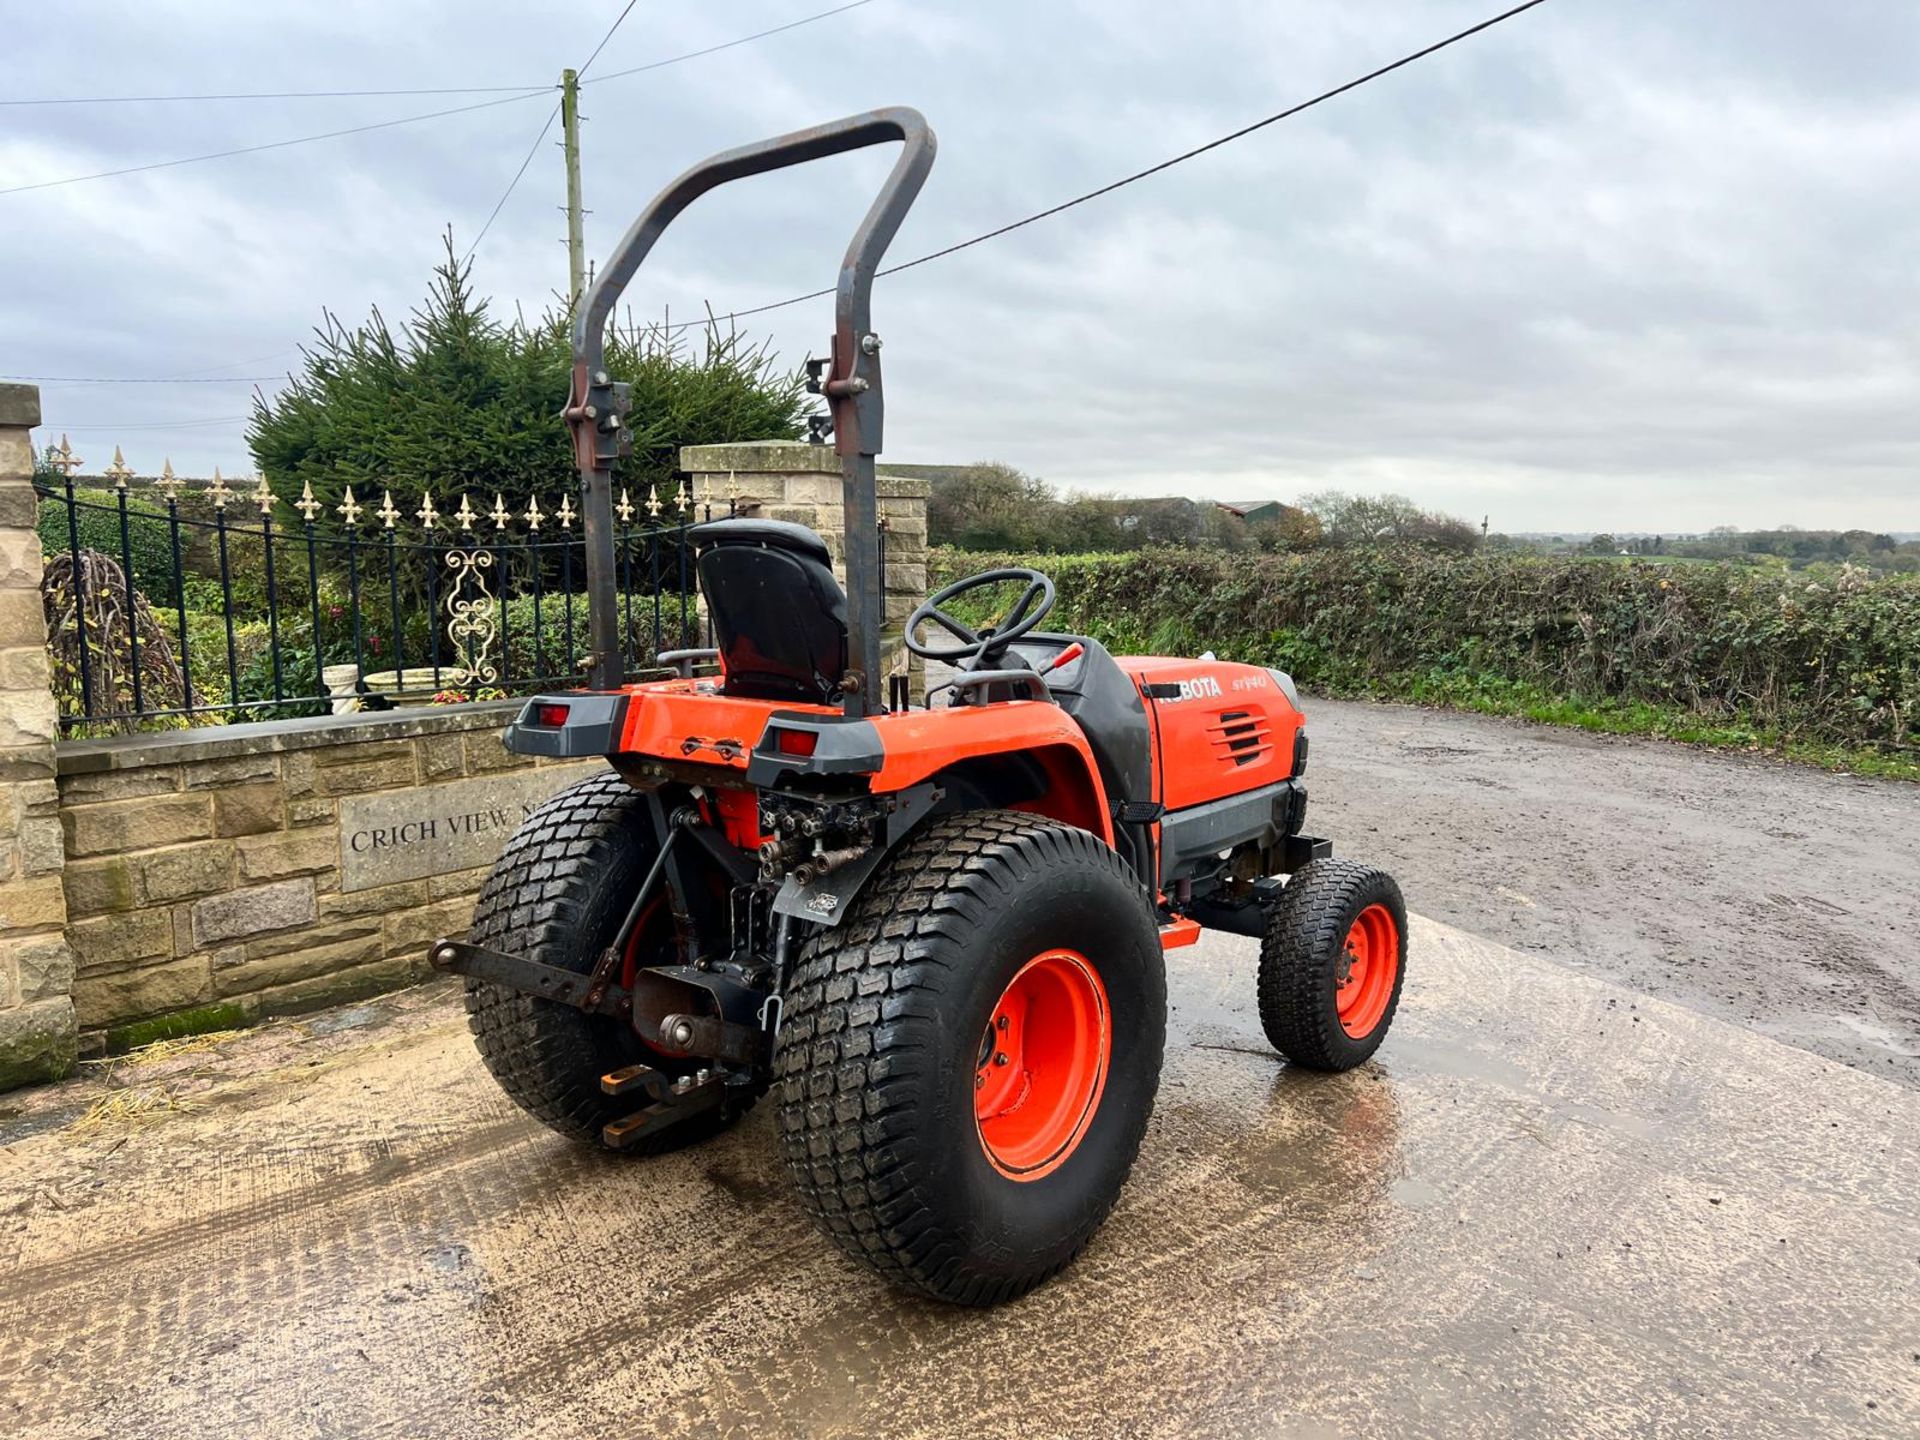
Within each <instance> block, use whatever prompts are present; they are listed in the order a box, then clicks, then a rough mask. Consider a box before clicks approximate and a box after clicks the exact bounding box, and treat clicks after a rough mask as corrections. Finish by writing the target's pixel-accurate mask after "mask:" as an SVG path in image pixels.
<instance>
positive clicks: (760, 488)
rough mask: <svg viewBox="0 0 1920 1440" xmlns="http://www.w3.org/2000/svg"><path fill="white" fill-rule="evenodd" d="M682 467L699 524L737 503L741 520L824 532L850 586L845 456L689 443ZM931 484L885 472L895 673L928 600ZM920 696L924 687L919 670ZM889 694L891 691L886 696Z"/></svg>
mask: <svg viewBox="0 0 1920 1440" xmlns="http://www.w3.org/2000/svg"><path fill="white" fill-rule="evenodd" d="M680 468H681V469H682V470H684V471H686V472H687V474H688V475H689V476H690V477H691V479H692V484H693V502H694V506H695V515H696V518H699V517H702V516H704V515H705V513H706V507H707V506H709V505H711V506H712V507H713V513H714V515H715V516H716V517H717V516H720V515H724V514H725V513H726V510H727V505H728V503H729V502H731V503H732V504H733V506H734V508H735V510H736V512H737V513H739V514H741V515H757V516H760V517H761V518H763V519H767V520H791V521H793V522H794V523H796V524H799V525H805V526H808V527H809V528H810V529H814V530H818V531H819V532H820V534H821V536H822V537H823V538H824V539H825V540H826V542H827V549H828V550H829V551H830V552H831V553H832V555H833V573H834V574H835V575H836V576H838V577H839V579H840V583H841V584H842V585H844V584H846V581H847V567H846V556H845V555H844V554H843V553H842V552H843V550H844V546H845V535H844V532H845V530H846V519H845V515H844V511H843V510H842V508H841V504H840V457H839V456H838V455H836V454H835V453H834V451H833V447H832V446H831V445H808V444H805V443H804V442H801V441H790V440H766V441H758V442H755V443H753V444H750V445H689V446H687V447H686V448H685V449H683V450H682V451H681V452H680ZM931 488H932V487H931V486H929V485H928V483H927V482H926V481H925V480H913V479H908V478H907V477H905V476H901V475H890V474H888V473H887V469H886V467H885V466H884V465H883V466H881V467H880V476H879V482H878V489H879V496H880V518H881V519H882V520H883V521H884V522H886V527H887V528H886V535H885V540H884V542H883V543H884V545H885V550H886V573H885V581H884V584H885V587H886V596H885V605H886V618H885V628H884V630H883V631H882V632H881V646H880V651H881V663H882V665H883V666H884V667H885V668H886V669H888V670H889V671H891V670H893V669H894V668H895V667H896V666H897V665H898V664H899V663H900V662H901V661H903V660H904V659H905V658H906V656H905V653H904V651H903V650H902V649H901V646H900V630H901V627H902V626H903V625H904V624H905V622H906V618H907V616H908V615H909V614H910V613H911V612H912V610H913V607H914V606H916V605H918V604H919V603H920V602H921V601H922V600H923V599H925V598H926V594H927V494H928V491H929V490H930V489H931ZM913 676H914V693H915V694H916V695H917V694H919V693H920V691H921V686H922V684H923V681H922V679H921V677H920V674H919V665H918V662H917V661H916V662H915V667H914V672H913ZM881 693H882V694H883V695H884V694H885V692H884V691H882V692H881Z"/></svg>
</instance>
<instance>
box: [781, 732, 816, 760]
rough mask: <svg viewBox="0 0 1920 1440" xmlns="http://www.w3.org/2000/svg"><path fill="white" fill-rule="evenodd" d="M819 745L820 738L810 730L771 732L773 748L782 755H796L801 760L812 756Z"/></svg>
mask: <svg viewBox="0 0 1920 1440" xmlns="http://www.w3.org/2000/svg"><path fill="white" fill-rule="evenodd" d="M819 744H820V736H819V735H818V734H817V733H816V732H814V731H812V730H776V731H774V732H773V748H774V749H775V750H777V751H779V752H780V753H781V754H782V755H798V756H800V757H801V758H802V759H804V758H805V757H807V756H809V755H811V754H813V752H814V750H815V749H816V748H817V747H818V746H819Z"/></svg>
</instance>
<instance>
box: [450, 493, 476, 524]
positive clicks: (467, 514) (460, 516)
mask: <svg viewBox="0 0 1920 1440" xmlns="http://www.w3.org/2000/svg"><path fill="white" fill-rule="evenodd" d="M453 518H454V519H456V520H458V521H459V522H460V528H461V529H462V530H467V531H471V530H472V529H473V522H474V521H475V520H477V519H479V518H480V517H479V516H477V515H475V514H474V513H473V507H472V506H471V505H469V504H468V503H467V492H466V491H464V490H462V491H461V492H460V508H459V509H458V510H456V511H454V512H453Z"/></svg>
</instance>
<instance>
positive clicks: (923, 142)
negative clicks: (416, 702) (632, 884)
mask: <svg viewBox="0 0 1920 1440" xmlns="http://www.w3.org/2000/svg"><path fill="white" fill-rule="evenodd" d="M891 140H898V141H900V142H902V147H903V148H902V149H901V152H900V158H899V159H898V160H897V161H896V162H895V163H894V167H893V170H892V172H891V173H890V174H889V175H888V176H887V180H886V183H885V184H884V185H882V186H881V187H880V194H879V195H878V196H877V197H876V198H875V199H874V202H873V205H872V207H871V208H870V209H868V211H867V214H866V218H865V219H864V220H862V221H861V222H860V228H859V229H857V230H855V231H854V232H853V239H852V240H851V241H849V242H848V244H847V253H846V258H845V259H843V260H842V261H841V262H840V279H839V284H838V286H837V290H836V298H835V301H834V330H833V347H832V354H831V356H830V358H829V360H828V362H827V365H826V374H825V376H824V378H816V380H815V381H814V382H813V383H810V385H809V388H810V389H816V390H817V392H818V393H820V394H822V395H824V396H826V399H827V404H828V406H829V407H830V409H831V411H832V414H833V436H834V449H835V451H836V452H837V453H838V454H839V456H840V475H841V485H842V491H843V494H842V500H843V510H844V514H845V516H846V527H847V528H846V546H845V551H844V553H845V555H846V561H847V592H848V601H849V605H848V626H847V629H848V656H849V661H850V664H851V666H852V668H851V669H850V671H849V673H848V674H847V675H846V676H845V677H844V678H843V682H842V689H843V691H844V694H845V708H846V711H847V713H848V714H849V715H865V714H868V713H870V712H871V711H872V710H873V709H875V708H876V707H877V706H878V705H879V703H880V702H881V700H882V698H883V697H881V696H880V695H879V694H878V691H879V685H880V674H879V672H880V629H881V626H882V625H883V623H884V622H885V619H886V614H885V609H884V599H883V585H882V578H883V577H882V576H881V575H880V573H879V524H880V514H879V500H878V497H877V496H876V494H875V491H874V458H873V457H874V456H875V455H877V454H879V452H880V437H881V422H882V418H883V413H884V407H883V405H882V398H881V385H880V337H879V336H878V335H876V334H875V333H874V332H873V327H872V317H871V314H870V309H869V302H870V300H871V298H872V291H873V277H874V272H875V271H876V270H877V269H878V268H879V265H880V260H881V258H882V257H883V256H884V255H885V254H886V252H887V246H888V245H889V244H891V243H892V241H893V237H894V235H895V233H896V232H897V231H898V230H899V229H900V222H901V221H902V220H904V219H905V218H906V214H907V211H908V210H909V209H910V208H911V207H912V205H913V202H914V199H915V197H917V196H918V195H919V193H920V187H921V185H922V184H924V183H925V181H926V178H927V172H928V171H929V170H931V169H932V168H933V156H934V148H935V142H934V137H933V131H932V130H930V129H929V128H928V127H927V122H926V118H925V117H924V116H922V115H921V114H920V112H919V111H917V110H910V109H908V108H906V107H905V106H893V107H889V108H887V109H884V110H870V111H868V112H866V113H865V114H862V115H850V116H848V117H847V118H846V119H844V120H834V121H830V122H829V123H827V124H825V125H816V126H814V127H813V128H812V129H810V130H796V131H794V132H793V133H792V134H790V135H781V136H778V137H776V138H774V139H772V140H762V141H760V142H759V143H758V144H755V145H743V146H741V147H740V148H738V149H736V150H726V151H723V152H721V153H720V154H718V155H715V156H713V157H712V158H710V159H707V160H703V161H701V162H700V163H699V164H698V165H695V166H694V167H693V168H692V169H690V170H688V171H686V172H685V173H684V174H683V175H681V176H680V178H679V179H677V180H675V181H674V182H673V183H672V184H671V185H669V186H667V188H666V189H664V190H662V191H661V192H660V193H659V194H658V195H656V196H655V197H654V199H653V203H652V204H650V205H648V206H647V208H646V209H645V210H643V211H642V212H641V213H640V218H639V219H637V220H635V221H634V222H633V224H632V226H631V227H629V228H628V230H627V233H626V234H625V235H623V236H622V237H621V239H620V244H619V246H618V247H617V248H616V249H615V250H614V252H613V255H612V257H611V258H610V259H609V260H608V261H607V263H606V265H605V266H604V267H602V268H601V270H600V272H599V275H598V276H597V278H596V279H595V280H594V282H593V284H592V286H591V287H589V288H588V290H587V293H586V296H585V297H584V298H583V299H582V301H581V303H580V309H579V312H578V314H577V316H576V317H575V319H574V323H573V387H572V392H571V394H570V395H569V396H568V399H567V408H566V409H565V410H564V411H563V412H561V413H562V416H563V418H564V419H565V420H566V422H567V426H568V428H569V429H570V430H571V431H572V432H573V454H574V463H575V464H576V465H577V466H578V467H579V470H580V509H581V516H582V520H583V524H584V528H585V531H586V549H587V613H588V643H589V647H590V648H589V654H588V656H587V684H588V686H589V687H591V688H593V689H596V690H611V689H615V688H617V687H619V686H620V685H621V684H623V683H624V682H625V679H626V673H625V667H624V665H623V663H622V659H621V651H620V632H619V614H618V607H619V594H618V588H617V585H616V581H615V574H614V544H613V478H612V477H613V467H614V462H615V461H616V460H618V459H620V458H622V457H623V456H626V455H629V454H631V453H632V436H631V434H630V432H629V431H628V429H627V424H626V421H627V409H628V405H629V403H630V402H629V400H628V396H627V387H626V386H625V385H619V384H615V383H614V382H613V378H612V377H611V376H610V375H608V374H607V370H606V326H607V320H608V318H609V317H610V316H611V315H612V314H613V309H614V306H615V304H616V303H617V302H618V301H619V299H620V294H621V292H622V291H624V290H625V289H626V288H627V282H628V281H630V280H631V279H633V276H634V272H635V271H637V270H638V269H639V268H640V263H641V262H642V261H643V260H645V259H646V258H647V254H648V252H649V251H651V250H652V249H653V247H654V243H655V242H656V241H658V240H659V238H660V236H661V234H662V233H664V232H665V230H666V228H667V226H669V225H670V224H672V223H673V221H674V219H675V218H676V217H677V216H678V215H679V214H680V212H681V211H682V210H685V209H686V208H687V206H689V205H691V204H692V203H693V202H694V201H695V200H697V199H699V198H700V196H702V195H704V194H706V193H707V191H709V190H712V189H714V188H715V187H716V186H720V185H724V184H726V183H727V182H728V181H729V180H740V179H744V178H745V177H746V176H749V175H762V174H765V173H766V172H767V171H769V170H782V169H785V168H786V167H788V166H790V165H803V164H805V163H806V162H808V161H810V160H821V159H825V158H826V157H827V156H829V155H840V154H844V153H845V152H847V151H849V150H860V149H864V148H866V147H867V146H869V145H879V144H884V143H886V142H887V141H891Z"/></svg>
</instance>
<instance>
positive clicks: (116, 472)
mask: <svg viewBox="0 0 1920 1440" xmlns="http://www.w3.org/2000/svg"><path fill="white" fill-rule="evenodd" d="M101 474H103V475H104V476H105V477H106V478H107V479H109V480H111V481H113V488H114V489H116V490H124V489H126V488H127V480H128V478H129V477H130V476H131V475H132V474H133V471H131V470H129V469H128V468H127V462H126V461H125V460H124V459H122V458H121V455H120V447H119V446H118V445H116V446H114V447H113V463H112V464H111V465H109V466H107V468H106V469H105V470H103V471H102V472H101Z"/></svg>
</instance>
